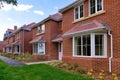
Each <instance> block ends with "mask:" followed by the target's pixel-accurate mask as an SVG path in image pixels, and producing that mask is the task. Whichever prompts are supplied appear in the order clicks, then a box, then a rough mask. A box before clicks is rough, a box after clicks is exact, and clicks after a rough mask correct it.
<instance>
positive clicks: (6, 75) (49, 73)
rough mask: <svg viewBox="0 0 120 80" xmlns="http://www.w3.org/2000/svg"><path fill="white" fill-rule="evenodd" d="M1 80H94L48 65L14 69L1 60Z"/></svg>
mask: <svg viewBox="0 0 120 80" xmlns="http://www.w3.org/2000/svg"><path fill="white" fill-rule="evenodd" d="M0 80H93V79H90V78H87V77H83V76H80V75H77V74H73V73H68V72H65V71H63V70H60V69H57V68H55V67H52V66H49V65H47V64H36V65H26V66H16V67H12V66H9V65H7V64H6V63H4V62H3V61H1V60H0Z"/></svg>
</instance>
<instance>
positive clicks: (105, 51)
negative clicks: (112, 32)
mask: <svg viewBox="0 0 120 80" xmlns="http://www.w3.org/2000/svg"><path fill="white" fill-rule="evenodd" d="M104 56H106V57H107V34H104Z"/></svg>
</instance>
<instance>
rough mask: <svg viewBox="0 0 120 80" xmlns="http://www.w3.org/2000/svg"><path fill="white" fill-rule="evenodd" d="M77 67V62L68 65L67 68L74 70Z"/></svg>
mask: <svg viewBox="0 0 120 80" xmlns="http://www.w3.org/2000/svg"><path fill="white" fill-rule="evenodd" d="M77 68H78V65H77V64H73V65H71V66H70V67H68V70H76V69H77Z"/></svg>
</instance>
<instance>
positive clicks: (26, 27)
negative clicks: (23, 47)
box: [14, 22, 36, 34]
mask: <svg viewBox="0 0 120 80" xmlns="http://www.w3.org/2000/svg"><path fill="white" fill-rule="evenodd" d="M35 24H36V23H35V22H32V23H30V24H27V25H26V24H25V25H23V26H22V27H20V28H19V29H17V30H16V31H15V32H14V34H15V33H17V32H19V31H21V30H26V31H30V30H31V28H32V27H33V26H34V25H35Z"/></svg>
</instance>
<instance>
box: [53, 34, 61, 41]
mask: <svg viewBox="0 0 120 80" xmlns="http://www.w3.org/2000/svg"><path fill="white" fill-rule="evenodd" d="M62 40H63V38H62V34H58V35H56V36H55V37H54V38H53V40H52V42H60V41H62Z"/></svg>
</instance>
